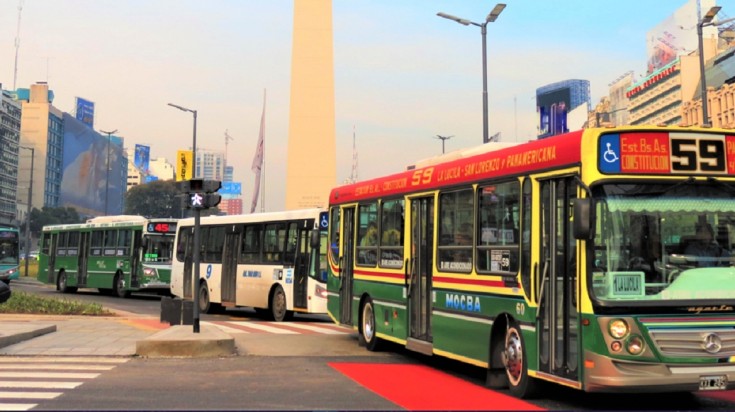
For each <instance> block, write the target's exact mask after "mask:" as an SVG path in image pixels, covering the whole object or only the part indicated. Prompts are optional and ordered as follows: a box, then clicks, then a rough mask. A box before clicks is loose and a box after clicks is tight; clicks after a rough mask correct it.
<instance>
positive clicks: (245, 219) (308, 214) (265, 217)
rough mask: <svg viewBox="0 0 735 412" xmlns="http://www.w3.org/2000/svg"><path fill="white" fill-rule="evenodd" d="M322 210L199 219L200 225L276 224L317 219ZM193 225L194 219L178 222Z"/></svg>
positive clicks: (180, 224) (299, 210) (312, 209)
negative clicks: (286, 221)
mask: <svg viewBox="0 0 735 412" xmlns="http://www.w3.org/2000/svg"><path fill="white" fill-rule="evenodd" d="M324 211H325V209H322V208H311V209H296V210H287V211H283V212H265V213H249V214H242V215H228V216H205V217H203V218H201V221H200V224H210V225H211V224H221V223H225V224H226V223H252V222H277V221H280V220H293V219H310V218H314V219H318V218H319V214H320V213H321V212H324ZM193 224H194V218H193V217H189V218H185V219H181V220H179V226H191V225H193Z"/></svg>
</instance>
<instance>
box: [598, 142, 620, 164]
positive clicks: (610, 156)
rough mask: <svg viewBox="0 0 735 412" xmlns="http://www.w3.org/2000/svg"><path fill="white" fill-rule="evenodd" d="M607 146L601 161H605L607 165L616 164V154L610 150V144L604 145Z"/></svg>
mask: <svg viewBox="0 0 735 412" xmlns="http://www.w3.org/2000/svg"><path fill="white" fill-rule="evenodd" d="M605 144H606V145H607V150H605V152H604V153H603V154H602V159H603V160H605V161H606V162H608V163H613V162H617V161H618V159H619V157H618V155H617V153H615V151H614V150H612V149H611V148H610V146H611V145H612V144H611V143H605Z"/></svg>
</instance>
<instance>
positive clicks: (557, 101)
mask: <svg viewBox="0 0 735 412" xmlns="http://www.w3.org/2000/svg"><path fill="white" fill-rule="evenodd" d="M571 94H572V93H571V89H570V88H569V87H561V88H559V89H556V90H551V91H548V92H546V93H541V94H537V95H536V105H537V111H538V114H539V132H538V137H539V138H544V137H549V136H554V135H557V134H560V133H566V132H568V131H569V128H568V127H567V112H568V111H569V110H571V109H572V107H571Z"/></svg>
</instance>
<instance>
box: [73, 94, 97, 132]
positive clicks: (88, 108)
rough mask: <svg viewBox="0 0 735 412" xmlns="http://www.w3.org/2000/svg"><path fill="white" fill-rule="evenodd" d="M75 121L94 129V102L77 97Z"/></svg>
mask: <svg viewBox="0 0 735 412" xmlns="http://www.w3.org/2000/svg"><path fill="white" fill-rule="evenodd" d="M76 118H77V120H79V121H80V122H82V123H84V124H86V125H87V126H89V127H90V128H92V129H94V102H90V101H89V100H85V99H82V98H81V97H77V116H76Z"/></svg>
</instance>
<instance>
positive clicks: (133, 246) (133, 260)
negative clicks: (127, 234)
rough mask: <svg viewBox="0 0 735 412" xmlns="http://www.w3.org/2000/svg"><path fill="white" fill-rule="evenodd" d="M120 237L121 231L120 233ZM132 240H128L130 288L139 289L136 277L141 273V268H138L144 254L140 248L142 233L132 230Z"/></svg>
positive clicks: (138, 280) (138, 281)
mask: <svg viewBox="0 0 735 412" xmlns="http://www.w3.org/2000/svg"><path fill="white" fill-rule="evenodd" d="M120 235H121V236H122V231H120ZM132 235H133V238H132V239H131V240H130V253H131V255H130V287H133V288H138V287H140V277H139V276H138V275H139V274H140V273H142V272H143V268H141V267H140V261H141V254H142V253H143V252H144V251H143V249H144V248H143V247H142V242H143V231H141V230H133V231H132Z"/></svg>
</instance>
